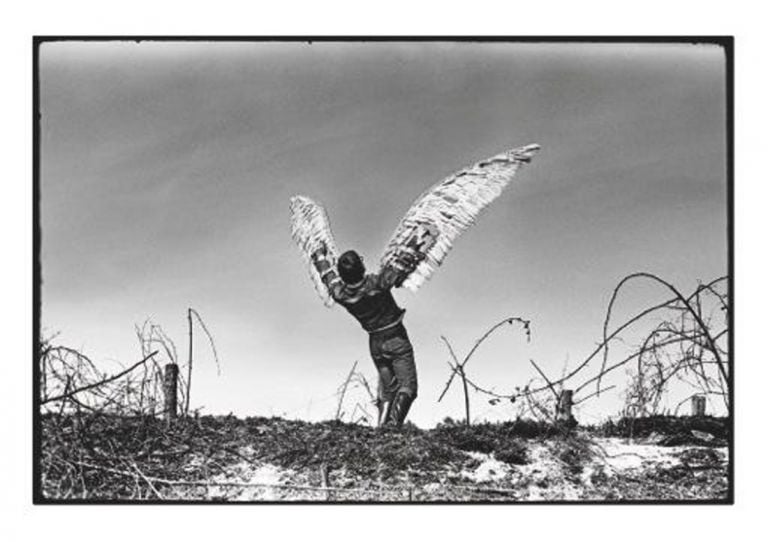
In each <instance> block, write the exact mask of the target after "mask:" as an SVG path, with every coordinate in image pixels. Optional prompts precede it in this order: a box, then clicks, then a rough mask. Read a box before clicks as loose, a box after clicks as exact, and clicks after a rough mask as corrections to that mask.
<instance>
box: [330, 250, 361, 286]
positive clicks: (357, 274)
mask: <svg viewBox="0 0 768 542" xmlns="http://www.w3.org/2000/svg"><path fill="white" fill-rule="evenodd" d="M336 266H337V267H338V269H339V276H340V277H341V280H343V281H344V282H346V283H347V284H356V283H358V282H360V281H361V280H363V277H364V276H365V265H363V259H362V258H361V257H360V255H359V254H358V253H357V252H355V251H354V250H348V251H346V252H345V253H344V254H342V255H341V256H339V261H338V263H337V264H336Z"/></svg>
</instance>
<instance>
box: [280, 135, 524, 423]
mask: <svg viewBox="0 0 768 542" xmlns="http://www.w3.org/2000/svg"><path fill="white" fill-rule="evenodd" d="M538 150H539V146H538V145H535V144H533V145H527V146H525V147H520V148H517V149H512V150H509V151H506V152H503V153H501V154H498V155H496V156H493V157H492V158H489V159H487V160H483V161H481V162H478V163H476V164H474V165H473V166H471V167H468V168H466V169H463V170H461V171H459V172H457V173H455V174H453V175H451V176H450V177H448V178H447V179H445V180H443V181H441V182H439V183H437V184H435V185H434V186H432V187H431V188H430V189H429V190H427V191H426V192H424V193H423V194H422V195H421V196H420V197H419V198H418V199H417V200H416V201H415V202H414V204H413V205H412V206H411V208H410V209H409V210H408V212H407V213H406V215H405V217H404V218H403V219H402V221H401V222H400V224H399V225H398V227H397V229H396V230H395V233H394V235H393V236H392V239H391V240H390V242H389V244H388V245H387V248H386V249H385V250H384V254H383V256H382V257H381V261H380V266H379V270H378V272H376V273H375V274H367V273H366V268H365V265H364V263H363V259H362V257H361V256H360V255H359V254H358V253H357V252H355V251H354V250H348V251H346V252H344V253H343V254H341V255H339V251H338V250H337V248H336V243H335V241H334V239H333V234H332V233H331V227H330V222H329V220H328V215H327V214H326V212H325V209H324V208H323V206H322V205H320V204H319V203H317V202H315V201H313V200H312V199H310V198H308V197H306V196H294V197H292V198H291V205H290V209H291V234H292V237H293V239H294V241H296V244H297V245H298V246H299V248H300V249H301V252H302V254H303V256H304V258H305V261H306V262H307V264H308V268H309V271H310V276H311V277H312V280H313V282H314V284H315V289H316V290H317V292H318V294H319V295H320V297H321V299H322V300H323V302H324V303H325V304H326V306H328V307H332V306H333V305H334V304H335V303H338V304H339V305H341V306H342V307H344V308H345V309H346V310H347V312H349V313H350V314H351V315H352V316H353V317H354V318H355V319H356V320H357V321H358V322H359V323H360V325H361V326H362V327H363V329H364V330H365V331H366V332H367V333H368V336H369V349H370V353H371V357H372V358H373V362H374V364H375V366H376V370H377V371H378V373H379V385H378V394H377V395H378V397H377V401H376V402H377V407H378V411H379V420H378V424H379V426H392V427H401V426H402V425H403V422H404V421H405V418H406V416H407V415H408V411H409V409H410V406H411V404H412V403H413V401H414V399H415V398H416V395H417V391H418V385H417V377H416V365H415V360H414V354H413V346H412V345H411V342H410V340H409V338H408V333H407V331H406V329H405V326H404V324H403V316H404V314H405V310H404V309H402V308H400V307H399V306H398V304H397V302H396V301H395V299H394V297H393V296H392V288H399V287H402V286H405V287H406V288H408V289H409V290H411V291H414V292H415V291H416V290H417V289H418V288H419V286H421V285H422V284H423V283H424V281H426V280H427V279H428V278H429V277H430V276H431V275H432V273H433V272H434V270H435V269H436V268H437V267H439V266H440V264H441V263H442V262H443V259H444V258H445V256H446V255H447V254H448V251H450V249H451V247H452V246H453V242H454V241H455V240H456V238H457V237H458V236H459V235H460V234H461V233H462V232H463V231H464V230H466V229H467V228H468V227H469V226H470V225H471V224H473V223H474V221H475V218H476V217H477V215H478V214H479V213H480V211H481V210H482V209H483V208H485V207H486V206H487V205H488V204H489V203H490V202H491V201H493V200H494V199H496V198H497V197H498V196H499V195H501V192H502V190H503V189H504V187H506V186H507V185H508V184H509V182H510V180H511V179H512V177H513V176H514V175H515V173H516V172H517V170H518V169H519V168H520V166H521V165H522V164H524V163H528V162H530V160H531V159H532V158H533V156H534V155H535V154H536V152H537V151H538Z"/></svg>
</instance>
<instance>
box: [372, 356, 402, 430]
mask: <svg viewBox="0 0 768 542" xmlns="http://www.w3.org/2000/svg"><path fill="white" fill-rule="evenodd" d="M371 357H372V358H373V363H374V365H375V366H376V370H377V371H378V373H379V382H378V386H377V390H376V408H377V409H378V411H379V416H378V421H377V424H376V425H377V426H379V427H381V426H382V425H384V423H385V422H386V421H387V418H389V416H390V410H391V407H392V401H393V400H394V398H395V394H396V392H397V389H398V387H399V384H398V382H397V378H396V377H395V372H394V370H393V368H392V362H391V361H389V360H388V359H386V356H383V355H380V353H379V352H378V351H376V350H375V349H371Z"/></svg>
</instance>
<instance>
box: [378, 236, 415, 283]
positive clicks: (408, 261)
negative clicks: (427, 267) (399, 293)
mask: <svg viewBox="0 0 768 542" xmlns="http://www.w3.org/2000/svg"><path fill="white" fill-rule="evenodd" d="M424 258H425V255H424V254H423V253H422V252H420V251H419V250H418V245H417V244H416V242H415V241H414V242H413V243H409V244H408V246H406V247H404V248H402V249H401V250H400V251H398V254H397V257H396V258H395V259H394V261H392V263H391V264H390V265H387V266H385V267H384V268H382V270H381V271H379V274H378V275H376V284H377V285H378V286H379V288H381V289H383V290H388V289H390V288H393V287H394V288H399V287H400V286H402V285H403V282H404V281H405V279H407V278H408V275H410V274H411V273H413V271H414V270H415V269H416V268H417V267H418V265H419V264H420V263H421V262H422V260H424Z"/></svg>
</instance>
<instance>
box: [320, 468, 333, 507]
mask: <svg viewBox="0 0 768 542" xmlns="http://www.w3.org/2000/svg"><path fill="white" fill-rule="evenodd" d="M328 470H329V469H328V465H327V464H326V463H321V464H320V478H321V480H322V484H323V487H324V488H328V490H327V491H325V500H326V501H332V500H333V493H332V492H331V491H330V487H331V480H330V476H329V473H328Z"/></svg>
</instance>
